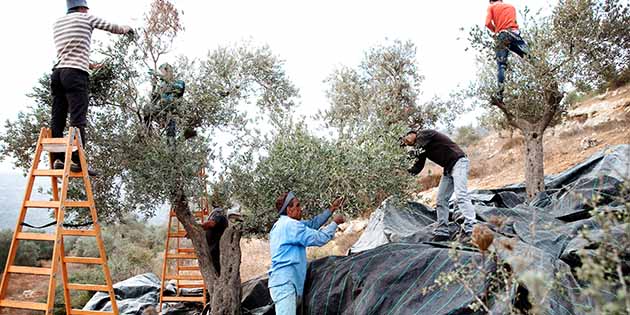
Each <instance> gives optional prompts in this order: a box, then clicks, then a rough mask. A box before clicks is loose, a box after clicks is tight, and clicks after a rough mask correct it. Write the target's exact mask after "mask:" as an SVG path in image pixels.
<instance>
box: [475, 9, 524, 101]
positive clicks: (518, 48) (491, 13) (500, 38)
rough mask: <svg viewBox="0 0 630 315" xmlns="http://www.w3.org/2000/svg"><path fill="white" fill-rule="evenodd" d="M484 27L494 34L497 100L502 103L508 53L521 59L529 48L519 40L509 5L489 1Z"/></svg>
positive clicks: (514, 13) (512, 11)
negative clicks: (512, 53)
mask: <svg viewBox="0 0 630 315" xmlns="http://www.w3.org/2000/svg"><path fill="white" fill-rule="evenodd" d="M486 27H487V28H488V29H489V30H490V31H491V32H493V33H494V34H495V38H496V58H497V67H498V70H497V80H498V82H499V89H498V93H497V98H498V100H499V101H501V102H503V83H504V82H505V69H506V68H507V60H508V54H509V51H510V50H511V51H513V52H514V53H515V54H517V55H519V56H520V57H521V58H522V57H525V56H526V55H527V54H529V47H528V46H527V43H526V42H525V41H524V40H523V39H522V38H521V32H520V31H519V29H518V24H517V23H516V9H515V8H514V6H513V5H511V4H507V3H503V1H501V0H490V5H489V6H488V16H487V17H486Z"/></svg>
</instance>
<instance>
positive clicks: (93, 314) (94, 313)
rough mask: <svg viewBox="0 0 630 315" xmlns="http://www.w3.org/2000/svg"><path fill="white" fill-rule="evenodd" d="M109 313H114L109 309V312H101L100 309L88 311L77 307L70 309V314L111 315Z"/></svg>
mask: <svg viewBox="0 0 630 315" xmlns="http://www.w3.org/2000/svg"><path fill="white" fill-rule="evenodd" d="M109 314H112V315H113V314H114V313H113V312H111V311H107V312H99V311H86V310H77V309H72V310H70V315H109Z"/></svg>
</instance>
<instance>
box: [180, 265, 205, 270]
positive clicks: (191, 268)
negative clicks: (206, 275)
mask: <svg viewBox="0 0 630 315" xmlns="http://www.w3.org/2000/svg"><path fill="white" fill-rule="evenodd" d="M178 268H179V270H181V271H196V270H200V269H199V266H179V267H178Z"/></svg>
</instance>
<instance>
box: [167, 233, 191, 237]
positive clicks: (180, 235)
mask: <svg viewBox="0 0 630 315" xmlns="http://www.w3.org/2000/svg"><path fill="white" fill-rule="evenodd" d="M186 235H187V234H186V232H170V233H168V237H170V238H183V237H186Z"/></svg>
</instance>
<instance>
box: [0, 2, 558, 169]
mask: <svg viewBox="0 0 630 315" xmlns="http://www.w3.org/2000/svg"><path fill="white" fill-rule="evenodd" d="M173 2H174V3H175V5H176V6H177V7H178V8H180V9H182V10H183V11H184V15H183V17H182V21H183V24H184V27H185V28H186V30H185V31H184V33H183V34H182V35H181V36H180V37H179V38H178V40H177V42H176V44H175V50H174V51H173V53H172V54H171V56H170V57H171V58H174V57H175V56H177V55H186V56H188V57H192V58H194V57H197V58H202V57H204V56H205V55H206V54H207V53H208V51H209V50H212V49H214V48H216V47H218V46H225V45H234V44H236V43H239V42H241V41H250V42H252V43H253V44H260V45H263V44H267V45H269V46H270V48H271V49H272V51H273V52H274V53H275V54H277V55H278V56H279V57H280V58H281V59H283V60H284V61H285V70H286V73H287V75H288V76H289V78H290V79H291V80H292V81H293V82H294V84H295V85H296V86H297V87H298V88H299V90H300V100H299V104H300V106H299V107H298V108H297V110H296V112H297V113H298V114H301V115H306V116H308V115H312V114H315V113H317V111H318V110H320V109H325V108H326V107H327V106H328V102H327V99H326V95H325V90H326V84H325V83H324V82H323V81H324V80H325V79H326V78H327V77H328V76H329V75H330V74H331V73H332V72H333V71H334V70H335V69H336V68H338V67H340V66H342V65H345V66H351V67H352V66H356V65H358V64H359V62H360V61H361V59H362V57H363V55H364V52H365V51H366V50H367V49H369V48H370V47H373V46H375V45H377V44H382V43H384V42H386V41H387V40H390V41H391V40H395V39H400V40H403V41H404V40H411V41H413V42H414V43H415V44H416V46H417V48H418V51H417V59H418V65H419V69H420V72H421V73H422V74H423V75H424V76H425V81H424V83H423V86H422V87H423V91H424V92H423V96H422V97H423V98H430V97H432V96H433V95H446V94H447V93H449V92H450V91H453V90H456V89H457V88H458V86H463V85H465V84H466V83H467V82H470V81H471V80H473V79H474V75H475V72H476V66H475V63H474V60H473V54H472V52H465V50H464V49H465V48H466V46H467V41H466V33H465V32H462V31H460V28H462V27H463V28H465V29H467V28H469V27H470V26H473V25H476V24H478V25H483V23H484V19H485V14H486V9H487V5H488V1H482V0H451V1H427V0H423V1H409V0H407V1H403V0H389V1H371V0H362V1H355V0H336V1H331V0H320V1H308V2H307V1H295V0H293V1H288V0H287V1H280V0H267V1H264V0H229V1H199V0H175V1H173ZM508 2H509V3H512V4H514V5H515V6H516V7H517V9H523V8H524V7H525V5H527V6H528V7H530V8H532V9H534V10H537V9H542V10H543V12H545V11H547V12H549V11H550V10H551V6H552V4H554V3H555V2H556V1H555V0H528V1H523V0H513V1H508ZM149 4H150V0H88V5H89V6H90V13H91V14H93V15H96V16H99V17H102V18H104V19H106V20H108V21H110V22H113V23H118V24H128V25H131V26H132V27H138V26H140V25H141V22H142V16H143V14H144V12H146V11H147V9H148V7H149ZM2 11H3V13H4V14H3V15H4V16H3V17H2V18H1V19H0V30H2V31H1V32H2V40H3V49H0V69H2V74H3V75H2V76H0V89H1V91H2V95H3V96H4V97H3V105H2V111H0V121H2V124H4V121H5V120H7V119H15V117H16V116H17V113H18V112H19V111H23V110H26V109H27V107H28V105H29V104H31V101H30V100H29V99H28V97H26V94H27V93H28V92H29V91H30V90H31V89H32V87H33V86H34V84H35V83H36V82H37V79H38V78H39V77H41V76H42V75H43V74H46V73H50V69H51V67H52V65H53V63H54V60H55V51H54V46H53V41H52V24H53V23H54V21H55V20H56V19H57V18H58V17H60V16H62V15H64V14H65V11H66V7H65V1H63V0H37V1H30V2H25V1H3V10H2ZM112 36H115V35H109V34H107V33H105V32H103V31H99V30H95V31H94V34H93V40H97V41H104V42H106V41H108V40H109V38H111V37H112ZM458 38H459V39H458ZM166 61H168V60H166ZM473 120H474V114H472V115H467V116H465V117H463V118H462V121H460V122H459V123H460V124H463V123H469V122H472V121H473ZM0 171H11V166H10V165H9V163H8V162H6V161H5V162H2V163H0ZM16 172H17V171H16Z"/></svg>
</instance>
